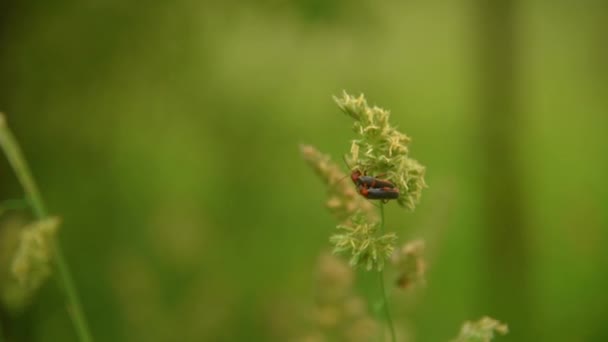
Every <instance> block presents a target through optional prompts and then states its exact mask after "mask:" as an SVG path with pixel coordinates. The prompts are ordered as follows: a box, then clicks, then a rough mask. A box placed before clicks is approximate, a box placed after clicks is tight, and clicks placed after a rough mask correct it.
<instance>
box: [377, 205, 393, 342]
mask: <svg viewBox="0 0 608 342" xmlns="http://www.w3.org/2000/svg"><path fill="white" fill-rule="evenodd" d="M380 233H381V234H382V233H384V203H382V202H381V203H380ZM378 279H379V280H380V291H381V292H382V307H383V308H384V316H385V318H386V323H387V324H388V329H389V331H390V332H391V341H393V342H395V341H397V338H396V336H395V327H394V326H393V319H392V318H391V312H390V310H389V308H388V299H387V297H386V291H385V290H384V271H380V272H378ZM381 330H382V340H383V341H384V329H381Z"/></svg>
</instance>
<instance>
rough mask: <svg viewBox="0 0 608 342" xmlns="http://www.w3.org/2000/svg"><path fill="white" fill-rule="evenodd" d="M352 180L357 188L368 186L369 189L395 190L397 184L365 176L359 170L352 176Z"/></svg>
mask: <svg viewBox="0 0 608 342" xmlns="http://www.w3.org/2000/svg"><path fill="white" fill-rule="evenodd" d="M350 179H351V180H352V181H353V183H355V185H357V186H362V185H364V186H366V187H367V188H395V184H393V183H392V182H390V181H388V180H385V179H378V178H376V177H372V176H365V175H363V174H362V173H361V171H359V170H355V171H353V172H352V173H351V174H350Z"/></svg>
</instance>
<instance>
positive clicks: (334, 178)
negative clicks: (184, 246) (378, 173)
mask: <svg viewBox="0 0 608 342" xmlns="http://www.w3.org/2000/svg"><path fill="white" fill-rule="evenodd" d="M300 152H301V153H302V157H303V158H304V160H306V162H307V163H308V165H310V167H312V168H313V170H314V171H315V172H316V174H317V175H318V176H319V178H321V180H322V181H323V182H324V183H325V184H326V185H327V186H328V198H327V202H326V203H325V205H326V206H327V208H328V209H329V210H330V211H331V213H332V214H333V215H334V216H335V217H336V218H337V219H338V220H339V221H340V222H345V221H346V220H348V218H349V217H351V216H353V215H354V214H355V213H356V212H357V211H361V212H362V213H363V214H365V215H366V216H367V217H368V218H369V219H371V220H375V219H377V217H378V214H377V213H376V210H375V208H374V206H373V205H372V204H371V203H370V202H369V201H367V200H366V199H365V198H363V197H362V196H360V195H359V194H358V193H357V191H356V188H355V186H353V184H351V182H350V179H348V175H347V174H345V173H344V172H343V171H342V170H341V169H340V167H339V166H338V164H336V163H334V162H333V161H332V160H331V158H330V157H329V156H328V155H326V154H323V153H321V152H319V151H318V150H317V149H316V148H314V147H313V146H310V145H300Z"/></svg>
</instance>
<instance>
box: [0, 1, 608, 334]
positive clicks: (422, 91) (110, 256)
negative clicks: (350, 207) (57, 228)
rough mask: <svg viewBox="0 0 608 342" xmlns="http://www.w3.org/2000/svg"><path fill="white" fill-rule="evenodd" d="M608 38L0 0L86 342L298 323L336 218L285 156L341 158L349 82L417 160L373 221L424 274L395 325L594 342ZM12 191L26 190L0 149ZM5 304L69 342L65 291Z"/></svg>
mask: <svg viewBox="0 0 608 342" xmlns="http://www.w3.org/2000/svg"><path fill="white" fill-rule="evenodd" d="M607 37H608V7H607V6H606V4H605V2H603V1H560V0H557V1H555V0H553V1H548V0H532V1H483V0H479V1H476V0H474V1H392V0H389V1H384V2H374V1H366V0H354V1H343V0H335V1H323V0H295V1H278V0H265V1H238V0H233V1H225V2H211V1H177V2H163V1H150V2H147V3H137V2H128V1H127V2H125V1H95V0H89V1H68V0H58V1H52V2H48V1H28V2H22V1H14V0H4V1H2V2H1V3H0V110H2V111H3V112H5V113H6V114H7V117H8V120H9V123H10V125H11V126H12V128H13V130H14V132H15V134H16V136H17V137H18V138H19V140H20V142H21V144H22V147H23V149H24V151H25V153H26V155H27V157H28V159H29V161H30V164H31V166H32V169H33V170H34V174H35V176H36V178H37V180H38V182H39V185H40V188H41V191H42V192H43V196H44V198H45V200H46V202H47V204H48V207H49V209H50V211H51V212H52V213H56V214H58V215H60V216H61V217H62V218H63V222H64V224H63V226H62V228H61V234H60V240H61V243H62V244H63V246H64V249H65V253H66V255H67V259H68V262H69V264H70V266H71V268H72V271H73V275H74V278H75V282H76V284H77V286H78V289H79V291H80V295H81V297H82V301H83V303H84V307H85V311H86V314H87V316H88V319H89V322H90V326H91V329H92V331H93V334H94V335H95V336H96V339H97V340H98V341H170V340H172V341H285V340H290V339H292V338H294V337H297V336H299V335H300V334H302V332H303V331H305V329H306V327H307V323H306V320H307V312H309V311H307V310H310V308H311V307H312V305H313V304H314V286H313V285H314V277H313V275H314V270H315V267H316V262H317V259H318V257H319V255H320V253H321V252H322V251H326V250H327V249H328V248H329V243H328V236H329V234H330V233H331V232H332V229H333V227H334V226H335V221H334V220H333V218H332V217H331V216H330V215H329V214H328V213H327V212H326V211H325V210H324V208H323V201H324V198H325V191H326V190H325V187H324V185H323V184H322V183H321V182H320V181H319V180H318V179H316V177H315V176H314V175H313V173H312V172H311V170H309V169H308V168H307V166H306V165H305V163H304V162H303V161H302V160H301V157H300V155H299V151H298V145H299V144H300V143H310V144H314V145H315V146H317V147H318V148H319V149H321V150H322V151H324V152H327V153H330V154H331V155H332V156H333V157H334V160H336V161H338V162H341V155H342V154H344V153H346V151H347V150H348V148H349V146H350V144H349V140H350V139H352V138H353V133H352V132H351V130H350V127H351V122H350V119H349V118H347V117H346V116H345V115H343V114H341V113H340V112H339V110H338V109H337V107H336V106H335V104H334V103H333V102H332V99H331V96H332V95H337V94H340V92H341V91H342V90H343V89H346V90H348V91H349V92H352V93H359V92H363V93H365V94H366V96H367V97H368V99H369V101H370V103H372V104H377V105H380V106H382V107H385V108H388V109H390V110H391V111H392V113H393V114H392V120H393V123H395V124H397V125H398V126H399V127H400V128H401V130H402V131H404V132H406V133H407V134H408V135H410V136H411V137H412V138H413V143H412V145H411V154H412V156H413V157H414V158H416V159H418V160H419V161H420V162H421V163H422V164H424V165H426V166H427V183H428V184H429V188H428V189H427V190H426V191H425V192H424V193H423V196H422V201H421V204H420V205H419V207H418V208H417V210H416V211H415V212H413V213H408V212H405V211H404V210H402V209H400V208H397V207H396V206H390V207H389V208H388V210H387V218H388V225H389V226H390V227H392V228H394V229H395V230H397V231H398V232H399V234H400V238H401V240H402V241H406V240H408V239H411V238H417V237H423V238H425V239H426V240H427V245H428V258H429V266H430V268H429V273H428V279H427V282H428V284H427V286H426V288H424V289H418V290H414V291H412V292H411V293H409V294H405V295H404V294H399V293H398V292H397V291H396V290H390V294H391V296H392V299H391V305H392V307H393V309H394V312H395V316H396V317H395V320H396V322H397V324H398V325H399V326H400V327H406V328H407V329H408V332H409V334H410V335H411V336H412V337H414V338H415V341H421V342H423V341H446V340H449V339H450V338H452V337H454V336H456V334H457V332H458V329H459V327H460V325H461V323H462V322H463V321H464V320H467V319H476V318H479V317H481V316H482V315H485V314H487V315H490V316H493V317H495V318H497V319H499V320H501V321H505V322H507V323H508V324H509V327H510V330H511V332H510V334H509V335H507V336H506V337H503V338H501V339H500V340H501V341H606V340H608V325H606V319H607V317H608V294H607V293H606V288H607V286H608V273H607V272H608V253H607V252H606V251H605V246H606V245H607V242H608V232H607V231H606V228H607V226H608V181H607V180H606V179H607V175H608V145H607V140H608V138H607V133H608V132H607V128H608V116H607V115H606V112H607V111H608V91H607V90H608V45H607V44H608V41H607ZM345 168H346V167H345ZM0 184H1V188H0V194H1V197H2V199H6V198H16V197H19V196H21V189H20V187H19V185H18V184H17V181H16V179H15V177H14V176H13V174H12V172H11V170H10V168H9V167H8V165H7V163H6V161H5V160H4V159H3V160H2V161H1V162H0ZM362 291H365V289H362ZM3 317H4V319H3V320H4V322H3V323H4V325H5V330H8V331H10V335H11V336H12V337H13V338H14V340H15V341H71V340H75V334H74V331H73V329H72V326H71V323H70V320H69V317H68V315H67V314H66V312H65V310H64V307H63V297H62V292H61V289H60V287H59V286H58V284H57V282H55V281H50V282H49V283H48V284H47V286H45V287H44V288H43V289H42V291H41V293H40V295H39V296H38V298H37V300H36V301H35V302H34V304H33V305H32V306H31V307H30V308H29V309H28V310H26V311H25V312H24V313H22V314H20V315H17V316H10V315H7V314H4V315H3Z"/></svg>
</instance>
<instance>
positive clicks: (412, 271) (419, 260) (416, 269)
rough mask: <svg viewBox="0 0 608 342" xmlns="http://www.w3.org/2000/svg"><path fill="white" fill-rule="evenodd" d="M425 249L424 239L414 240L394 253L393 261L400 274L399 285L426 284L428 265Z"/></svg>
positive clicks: (402, 286) (404, 287)
mask: <svg viewBox="0 0 608 342" xmlns="http://www.w3.org/2000/svg"><path fill="white" fill-rule="evenodd" d="M424 250H425V243H424V241H423V240H414V241H411V242H408V243H406V244H405V245H403V246H402V247H401V248H400V249H398V250H397V251H396V252H395V253H394V254H393V256H392V258H391V262H392V264H393V265H394V266H395V269H396V271H397V274H398V276H397V286H398V287H400V288H402V289H408V288H411V287H412V286H414V285H417V284H420V285H424V284H425V274H426V268H427V266H426V261H425V260H424V257H423V254H424Z"/></svg>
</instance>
